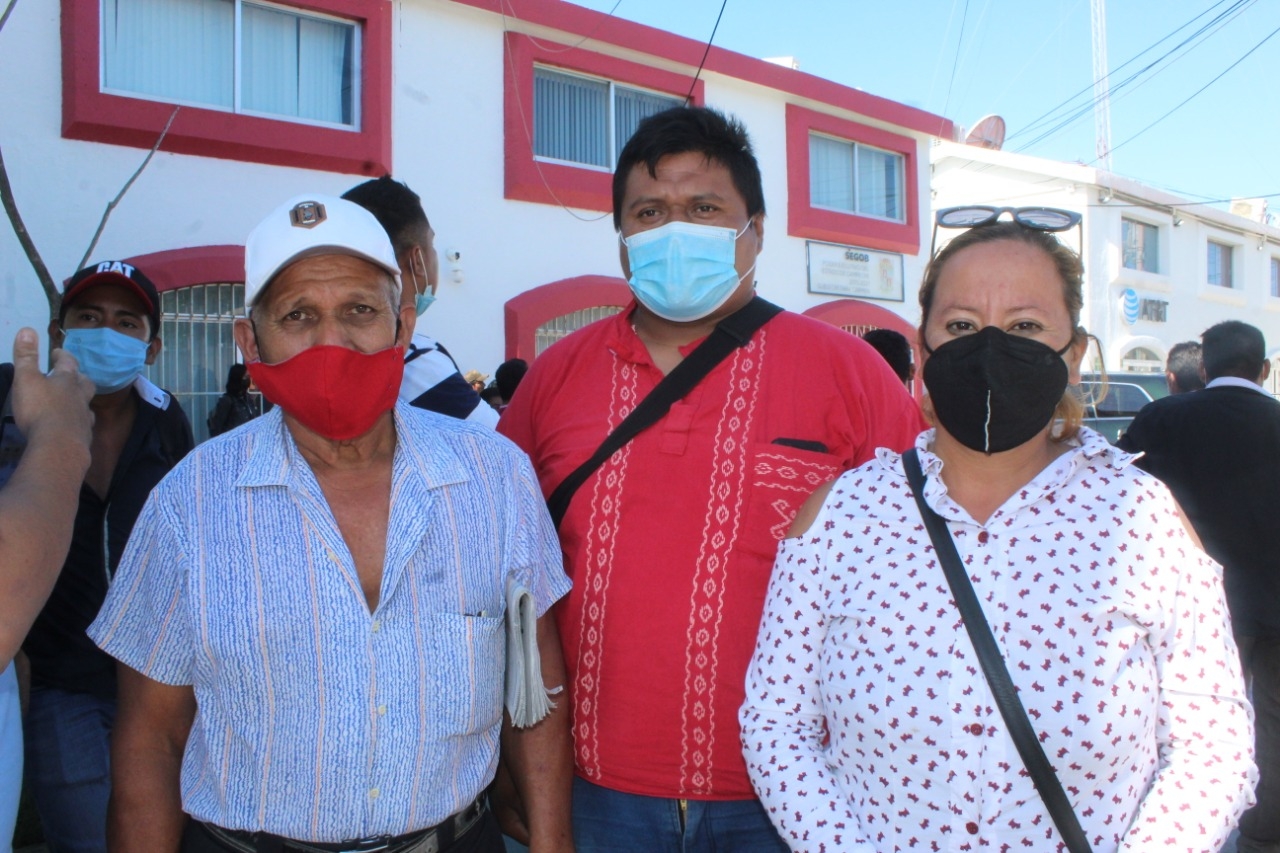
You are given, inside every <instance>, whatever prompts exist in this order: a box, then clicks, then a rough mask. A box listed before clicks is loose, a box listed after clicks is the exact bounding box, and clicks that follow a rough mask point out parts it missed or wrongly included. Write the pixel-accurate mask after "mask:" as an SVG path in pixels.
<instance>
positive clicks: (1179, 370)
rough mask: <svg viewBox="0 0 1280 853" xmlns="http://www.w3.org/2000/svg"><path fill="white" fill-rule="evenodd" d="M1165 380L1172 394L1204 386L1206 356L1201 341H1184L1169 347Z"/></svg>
mask: <svg viewBox="0 0 1280 853" xmlns="http://www.w3.org/2000/svg"><path fill="white" fill-rule="evenodd" d="M1164 381H1165V382H1166V383H1167V384H1168V386H1169V393H1170V394H1186V393H1188V392H1190V391H1199V390H1200V389H1201V388H1203V387H1204V382H1205V379H1204V356H1203V355H1202V353H1201V348H1200V342H1199V341H1183V342H1182V343H1180V344H1174V345H1173V346H1171V347H1169V358H1168V359H1167V360H1166V361H1165V368H1164Z"/></svg>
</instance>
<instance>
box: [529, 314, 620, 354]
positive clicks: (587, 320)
mask: <svg viewBox="0 0 1280 853" xmlns="http://www.w3.org/2000/svg"><path fill="white" fill-rule="evenodd" d="M621 310H622V306H621V305H594V306H592V307H590V308H580V309H578V310H577V311H570V312H569V313H568V314H561V315H560V316H559V317H552V318H551V319H550V320H548V321H547V322H545V323H543V324H542V325H540V326H538V329H537V331H536V332H535V333H534V335H535V337H534V355H542V353H543V351H544V350H546V348H547V347H549V346H551V345H552V344H554V343H555V342H556V341H558V340H560V339H561V338H564V337H568V336H569V335H570V334H572V333H573V332H576V331H578V330H579V329H581V328H582V327H583V326H589V325H591V324H592V323H594V322H595V321H596V320H603V319H604V318H605V317H612V316H613V315H614V314H617V313H618V312H619V311H621Z"/></svg>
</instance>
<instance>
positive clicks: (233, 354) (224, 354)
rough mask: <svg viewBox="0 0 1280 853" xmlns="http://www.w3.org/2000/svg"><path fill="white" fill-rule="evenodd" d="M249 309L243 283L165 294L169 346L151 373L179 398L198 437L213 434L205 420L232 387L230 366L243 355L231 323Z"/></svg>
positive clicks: (163, 318)
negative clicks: (228, 370)
mask: <svg viewBox="0 0 1280 853" xmlns="http://www.w3.org/2000/svg"><path fill="white" fill-rule="evenodd" d="M243 312H244V285H242V284H198V285H195V286H194V287H183V288H180V289H178V290H169V291H165V292H164V293H162V294H160V335H161V338H162V339H163V341H164V347H163V348H162V349H161V350H160V357H159V358H157V359H156V363H155V364H154V365H152V366H151V369H150V379H151V381H152V382H154V383H156V384H157V385H159V386H160V387H162V388H164V389H166V390H168V391H169V392H171V393H172V394H173V395H174V396H175V397H176V398H177V400H178V402H179V403H180V404H181V405H182V410H183V411H184V412H186V413H187V417H188V418H189V419H190V421H191V429H192V431H193V432H194V433H195V436H196V440H197V441H204V440H205V439H206V438H208V437H209V428H208V426H207V425H206V423H205V421H206V419H207V418H208V417H209V412H211V411H213V407H214V406H216V405H217V403H218V398H219V397H221V396H222V392H223V391H224V390H225V388H226V384H227V368H229V367H230V366H231V365H232V364H233V363H235V362H237V361H239V360H240V355H239V351H238V350H237V349H236V345H235V340H234V339H233V337H232V334H231V328H232V324H233V322H234V321H235V318H236V317H237V316H240V315H243Z"/></svg>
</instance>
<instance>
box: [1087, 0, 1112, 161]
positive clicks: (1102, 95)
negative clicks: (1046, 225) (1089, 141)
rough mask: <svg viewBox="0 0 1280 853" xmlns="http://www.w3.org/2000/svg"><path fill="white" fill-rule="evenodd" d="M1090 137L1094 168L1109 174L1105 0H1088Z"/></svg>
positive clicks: (1109, 118)
mask: <svg viewBox="0 0 1280 853" xmlns="http://www.w3.org/2000/svg"><path fill="white" fill-rule="evenodd" d="M1090 5H1091V10H1090V11H1091V17H1092V20H1093V138H1094V152H1095V153H1096V154H1097V155H1098V160H1097V162H1098V166H1099V168H1101V169H1102V170H1103V171H1104V172H1107V173H1110V172H1111V94H1110V91H1111V86H1110V84H1109V83H1108V82H1107V0H1092V3H1091V4H1090Z"/></svg>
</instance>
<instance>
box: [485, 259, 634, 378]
mask: <svg viewBox="0 0 1280 853" xmlns="http://www.w3.org/2000/svg"><path fill="white" fill-rule="evenodd" d="M631 300H632V296H631V288H629V287H627V283H626V282H625V281H623V280H622V279H621V278H614V277H613V276H607V275H580V276H576V277H574V278H564V279H561V280H560V281H553V282H551V283H549V284H543V285H540V286H538V287H533V288H530V289H529V290H526V291H524V292H523V293H520V294H517V295H516V296H513V297H511V298H510V299H508V300H507V304H506V305H505V306H504V308H503V314H504V318H503V319H504V320H505V323H504V325H505V326H506V349H507V358H508V359H511V358H523V359H524V360H525V361H528V362H532V361H533V359H534V357H535V356H536V352H535V351H536V349H537V347H536V343H537V334H538V327H539V326H541V325H542V324H543V323H546V322H548V321H549V320H554V319H555V318H556V317H563V316H564V315H565V314H571V313H573V312H574V311H581V310H583V309H585V308H597V307H599V306H602V305H621V306H623V307H626V306H627V305H630V304H631Z"/></svg>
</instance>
